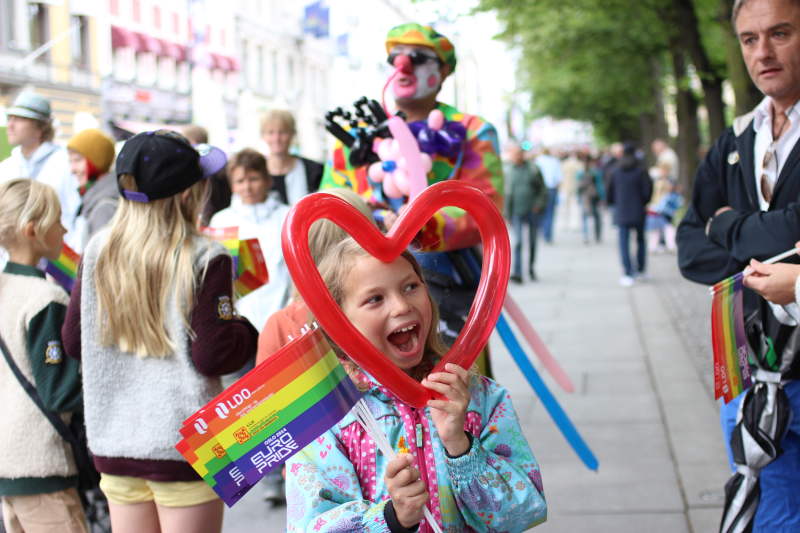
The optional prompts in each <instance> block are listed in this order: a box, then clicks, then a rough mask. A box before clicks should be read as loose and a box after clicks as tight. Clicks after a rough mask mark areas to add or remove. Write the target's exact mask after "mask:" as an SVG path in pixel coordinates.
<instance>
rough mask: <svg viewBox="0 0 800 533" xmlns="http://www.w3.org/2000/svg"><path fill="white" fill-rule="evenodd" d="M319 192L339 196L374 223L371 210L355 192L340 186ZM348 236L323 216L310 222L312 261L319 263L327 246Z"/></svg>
mask: <svg viewBox="0 0 800 533" xmlns="http://www.w3.org/2000/svg"><path fill="white" fill-rule="evenodd" d="M321 192H324V193H326V194H331V195H333V196H337V197H339V198H341V199H342V200H344V201H345V202H347V203H348V204H350V205H352V206H353V207H355V208H356V209H358V210H359V211H360V212H361V214H362V215H364V216H365V217H367V220H369V221H370V222H371V223H372V224H373V225H375V220H374V219H373V218H372V210H371V209H370V208H369V205H368V204H367V202H366V201H365V200H364V198H362V197H361V196H359V194H358V193H357V192H355V191H353V190H352V189H345V188H341V187H339V188H334V189H326V190H324V191H321ZM348 236H349V234H348V233H347V232H346V231H345V230H343V229H342V228H341V227H340V226H339V225H338V224H336V223H335V222H332V221H330V220H328V219H324V218H323V219H321V220H317V221H316V222H314V223H313V224H311V228H310V229H309V230H308V248H309V250H310V251H311V257H313V258H314V262H315V263H319V261H320V259H321V258H322V256H323V255H324V254H325V252H326V250H327V249H328V248H330V247H331V246H333V245H334V244H336V243H337V242H339V241H341V240H342V239H344V238H346V237H348Z"/></svg>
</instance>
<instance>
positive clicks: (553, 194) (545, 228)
mask: <svg viewBox="0 0 800 533" xmlns="http://www.w3.org/2000/svg"><path fill="white" fill-rule="evenodd" d="M536 166H537V167H539V170H540V171H541V173H542V178H544V184H545V185H546V186H547V206H545V209H544V214H543V215H542V221H541V224H542V225H541V228H542V236H543V237H544V240H545V242H547V243H552V242H553V232H554V231H555V224H556V207H557V206H558V187H559V185H561V180H562V177H563V176H562V173H561V161H560V160H559V159H558V158H557V157H556V156H554V155H552V154H551V153H550V149H549V148H545V149H543V150H542V153H541V154H540V155H539V156H538V157H537V158H536Z"/></svg>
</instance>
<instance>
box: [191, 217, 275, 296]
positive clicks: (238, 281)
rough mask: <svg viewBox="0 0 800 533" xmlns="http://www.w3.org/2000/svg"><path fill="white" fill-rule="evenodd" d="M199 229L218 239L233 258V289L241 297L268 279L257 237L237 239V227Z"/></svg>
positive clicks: (265, 264)
mask: <svg viewBox="0 0 800 533" xmlns="http://www.w3.org/2000/svg"><path fill="white" fill-rule="evenodd" d="M200 231H201V232H202V233H203V234H204V235H207V236H208V237H211V238H212V239H214V240H216V241H219V242H220V243H221V244H222V245H223V246H224V247H225V248H226V249H227V250H228V253H230V254H231V257H232V258H233V280H234V281H233V290H234V292H235V293H236V297H237V298H241V297H242V296H245V295H247V294H249V293H251V292H252V291H254V290H256V289H257V288H259V287H261V286H262V285H264V284H266V283H267V282H268V281H269V273H268V272H267V263H266V261H264V254H263V253H262V252H261V246H260V245H259V244H258V239H239V228H238V227H236V226H232V227H228V228H209V227H203V228H200Z"/></svg>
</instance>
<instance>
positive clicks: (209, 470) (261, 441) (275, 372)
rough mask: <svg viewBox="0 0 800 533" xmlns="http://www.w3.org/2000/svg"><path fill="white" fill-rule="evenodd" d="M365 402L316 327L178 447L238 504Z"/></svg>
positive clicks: (191, 423) (209, 412) (228, 394)
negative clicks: (361, 402) (254, 488)
mask: <svg viewBox="0 0 800 533" xmlns="http://www.w3.org/2000/svg"><path fill="white" fill-rule="evenodd" d="M360 398H361V393H360V392H359V391H358V389H357V388H356V387H355V385H354V384H353V382H352V381H351V380H350V378H349V377H348V375H347V373H346V372H345V371H344V368H343V367H342V365H341V364H340V363H339V360H338V358H337V357H336V354H335V353H334V351H333V349H331V347H330V345H329V344H328V343H327V341H326V340H325V337H324V336H323V335H322V331H321V330H320V329H318V328H313V329H309V330H307V331H306V332H305V333H304V334H303V335H302V336H301V337H298V338H296V339H294V340H292V341H291V342H290V343H289V344H287V345H286V346H284V347H283V348H281V349H280V350H279V351H277V352H276V353H275V354H273V355H272V356H271V357H270V358H269V359H267V360H266V361H264V362H263V363H261V364H260V365H258V366H257V367H256V368H254V369H253V370H251V371H250V372H248V373H247V374H245V375H244V376H243V377H242V378H241V379H239V380H238V381H237V382H236V383H234V384H233V385H231V386H230V387H228V388H227V389H225V391H223V392H222V393H221V394H220V395H218V396H217V397H216V398H214V399H213V400H211V401H210V402H209V403H208V404H206V405H205V406H204V407H203V408H201V409H200V410H199V411H197V412H196V413H195V414H194V415H192V416H191V417H189V418H187V419H186V420H185V421H184V423H183V427H181V429H180V433H181V435H182V436H183V438H182V439H181V441H180V442H178V444H177V445H176V446H175V447H176V448H177V450H178V451H179V452H180V453H181V455H183V457H184V458H185V459H186V461H187V462H188V463H189V464H191V465H192V467H193V468H194V469H195V470H196V471H197V473H198V474H199V475H200V476H201V477H202V478H203V479H204V480H205V481H206V483H208V484H209V485H210V486H211V488H213V489H214V491H215V492H216V493H217V494H218V495H219V496H220V498H222V500H223V501H224V502H225V503H226V504H227V505H228V506H232V505H233V504H234V503H236V502H237V501H238V500H239V499H240V498H241V497H242V496H243V495H244V494H245V493H246V492H247V491H248V490H250V488H251V487H253V486H254V485H255V484H256V483H258V481H259V480H260V479H261V478H262V477H264V475H266V474H267V473H268V472H270V471H272V470H274V469H276V468H278V467H279V466H280V465H282V464H283V463H284V462H285V461H286V460H287V459H288V458H289V457H291V456H292V455H294V454H295V453H297V452H298V451H300V450H302V449H303V448H304V447H305V446H306V445H308V444H309V443H310V442H311V441H312V440H314V439H316V438H317V437H319V436H320V435H321V434H322V433H324V432H325V431H327V430H328V429H330V428H331V427H332V426H334V425H335V424H336V423H337V422H339V420H341V419H342V418H343V417H344V416H345V415H346V414H347V413H348V412H349V411H350V409H351V408H352V407H353V406H354V405H355V404H356V402H358V400H359V399H360Z"/></svg>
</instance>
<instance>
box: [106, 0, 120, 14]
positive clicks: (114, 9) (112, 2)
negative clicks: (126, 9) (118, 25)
mask: <svg viewBox="0 0 800 533" xmlns="http://www.w3.org/2000/svg"><path fill="white" fill-rule="evenodd" d="M108 10H109V11H110V12H111V14H112V15H113V16H115V17H116V16H119V0H108Z"/></svg>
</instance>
